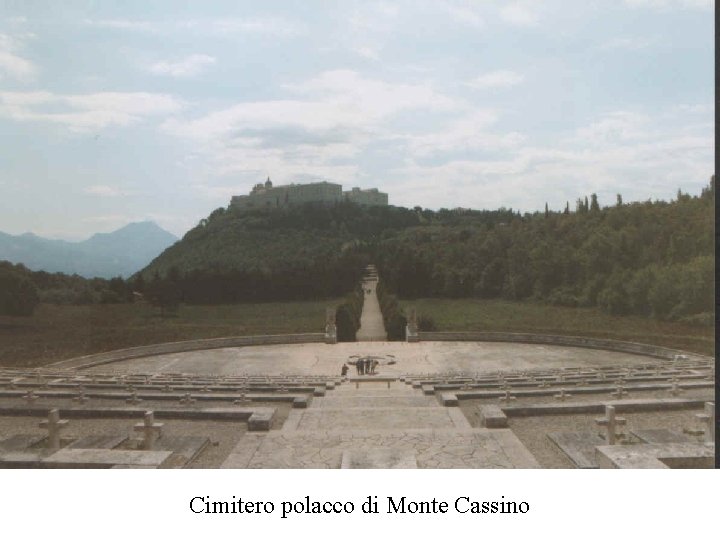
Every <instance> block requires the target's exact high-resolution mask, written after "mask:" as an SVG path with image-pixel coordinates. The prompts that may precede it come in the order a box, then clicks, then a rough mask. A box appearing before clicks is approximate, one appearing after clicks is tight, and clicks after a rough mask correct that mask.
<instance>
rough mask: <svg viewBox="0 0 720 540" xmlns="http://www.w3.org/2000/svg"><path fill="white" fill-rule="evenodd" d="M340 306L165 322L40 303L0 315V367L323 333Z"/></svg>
mask: <svg viewBox="0 0 720 540" xmlns="http://www.w3.org/2000/svg"><path fill="white" fill-rule="evenodd" d="M339 302H340V301H339V300H323V301H318V302H285V303H267V304H235V305H223V306H181V307H180V309H179V310H178V312H177V314H175V315H173V316H168V317H164V318H163V317H160V316H159V313H158V310H157V309H156V308H153V307H151V306H149V305H147V304H107V305H88V306H56V305H49V304H42V305H41V306H39V307H38V309H37V310H36V311H35V314H34V315H33V316H32V317H7V316H0V365H2V366H38V365H44V364H49V363H51V362H55V361H58V360H63V359H65V358H73V357H75V356H81V355H85V354H92V353H97V352H103V351H109V350H113V349H122V348H125V347H133V346H137V345H150V344H153V343H163V342H167V341H182V340H188V339H199V338H214V337H225V336H240V335H258V334H295V333H305V332H323V331H324V328H325V308H326V307H329V306H336V305H337V304H338V303H339Z"/></svg>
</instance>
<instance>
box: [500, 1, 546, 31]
mask: <svg viewBox="0 0 720 540" xmlns="http://www.w3.org/2000/svg"><path fill="white" fill-rule="evenodd" d="M500 18H501V19H502V20H503V21H505V22H506V23H508V24H512V25H513V26H535V25H536V24H537V22H538V20H537V15H536V14H535V13H534V12H533V11H532V10H531V9H530V8H529V7H528V6H527V5H525V4H523V3H520V2H514V3H512V4H507V5H504V6H503V7H502V8H501V9H500Z"/></svg>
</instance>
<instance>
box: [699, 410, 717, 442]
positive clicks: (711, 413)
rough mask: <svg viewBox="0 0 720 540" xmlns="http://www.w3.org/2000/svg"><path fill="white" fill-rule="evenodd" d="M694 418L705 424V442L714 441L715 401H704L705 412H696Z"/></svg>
mask: <svg viewBox="0 0 720 540" xmlns="http://www.w3.org/2000/svg"><path fill="white" fill-rule="evenodd" d="M695 418H697V419H698V420H700V422H702V423H703V424H705V429H704V432H705V442H715V403H712V402H707V403H705V412H704V413H700V414H696V415H695Z"/></svg>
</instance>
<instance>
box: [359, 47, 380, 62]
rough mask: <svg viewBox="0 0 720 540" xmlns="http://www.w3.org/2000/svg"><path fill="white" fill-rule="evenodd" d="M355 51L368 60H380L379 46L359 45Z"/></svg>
mask: <svg viewBox="0 0 720 540" xmlns="http://www.w3.org/2000/svg"><path fill="white" fill-rule="evenodd" d="M354 51H355V52H356V53H357V54H358V55H359V56H362V57H363V58H367V59H368V60H380V54H379V51H378V48H377V47H371V46H364V47H357V48H356V49H354Z"/></svg>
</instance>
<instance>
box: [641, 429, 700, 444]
mask: <svg viewBox="0 0 720 540" xmlns="http://www.w3.org/2000/svg"><path fill="white" fill-rule="evenodd" d="M630 434H631V435H634V436H635V437H637V438H638V439H640V441H642V442H644V443H646V444H665V443H687V442H690V443H696V442H698V441H697V439H693V438H692V437H688V436H687V435H685V434H683V433H680V432H679V431H672V430H669V429H633V430H630Z"/></svg>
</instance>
